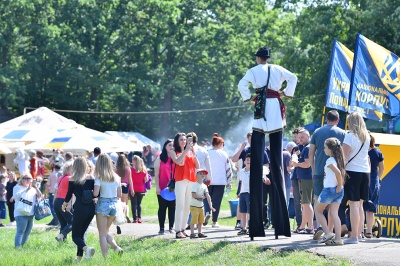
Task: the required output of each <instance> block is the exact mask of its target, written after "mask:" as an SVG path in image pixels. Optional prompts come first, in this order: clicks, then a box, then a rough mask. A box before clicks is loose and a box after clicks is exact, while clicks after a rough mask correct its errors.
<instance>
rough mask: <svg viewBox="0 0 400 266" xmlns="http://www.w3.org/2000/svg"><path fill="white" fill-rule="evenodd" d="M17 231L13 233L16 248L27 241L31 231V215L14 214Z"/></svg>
mask: <svg viewBox="0 0 400 266" xmlns="http://www.w3.org/2000/svg"><path fill="white" fill-rule="evenodd" d="M15 221H16V222H17V232H16V234H15V240H14V245H15V247H16V248H18V247H21V246H22V245H24V244H25V242H26V241H28V238H29V236H30V234H31V232H32V226H33V215H32V216H16V217H15Z"/></svg>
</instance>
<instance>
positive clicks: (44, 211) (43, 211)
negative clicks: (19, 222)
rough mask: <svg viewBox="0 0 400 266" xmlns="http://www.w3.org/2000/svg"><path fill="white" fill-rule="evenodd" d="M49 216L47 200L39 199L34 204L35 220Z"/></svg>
mask: <svg viewBox="0 0 400 266" xmlns="http://www.w3.org/2000/svg"><path fill="white" fill-rule="evenodd" d="M50 215H51V210H50V204H49V200H48V199H40V200H38V201H37V202H36V204H35V219H36V220H42V219H43V218H46V217H47V216H50Z"/></svg>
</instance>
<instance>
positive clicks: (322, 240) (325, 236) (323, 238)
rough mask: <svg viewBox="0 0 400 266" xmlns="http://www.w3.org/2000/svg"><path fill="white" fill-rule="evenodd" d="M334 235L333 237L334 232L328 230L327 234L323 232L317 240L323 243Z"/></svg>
mask: <svg viewBox="0 0 400 266" xmlns="http://www.w3.org/2000/svg"><path fill="white" fill-rule="evenodd" d="M334 237H335V234H334V233H331V232H329V233H327V234H324V235H323V236H322V238H320V240H318V243H320V244H323V243H325V242H327V241H328V240H331V239H332V238H334Z"/></svg>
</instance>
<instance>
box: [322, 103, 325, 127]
mask: <svg viewBox="0 0 400 266" xmlns="http://www.w3.org/2000/svg"><path fill="white" fill-rule="evenodd" d="M325 112H326V106H325V105H324V111H323V113H322V120H321V127H323V126H324V120H325Z"/></svg>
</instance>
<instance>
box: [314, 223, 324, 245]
mask: <svg viewBox="0 0 400 266" xmlns="http://www.w3.org/2000/svg"><path fill="white" fill-rule="evenodd" d="M323 233H324V230H322V227H318V228H317V230H315V233H314V236H313V239H314V240H319V239H320V238H321V236H322V235H323ZM323 243H325V242H323Z"/></svg>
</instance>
